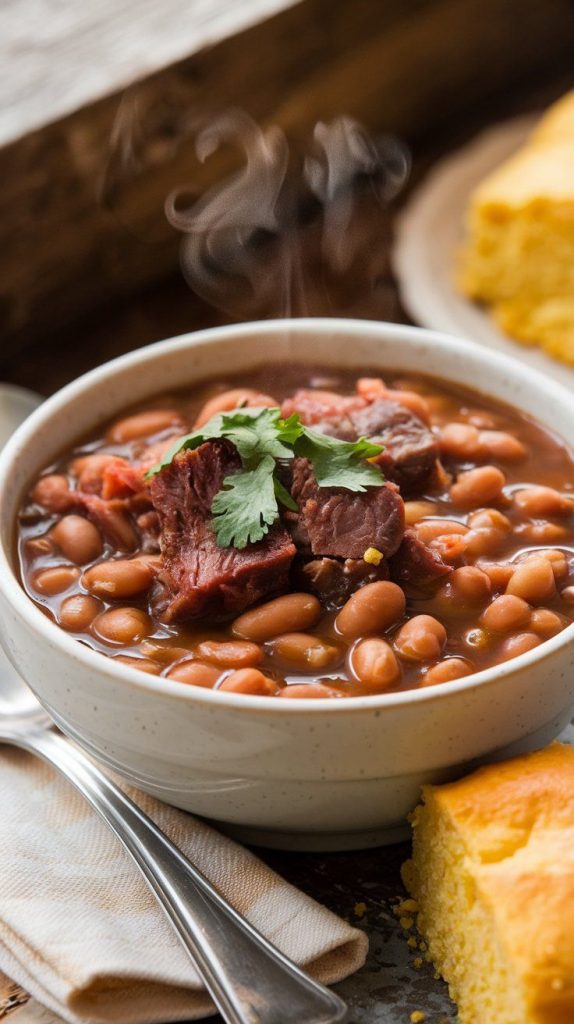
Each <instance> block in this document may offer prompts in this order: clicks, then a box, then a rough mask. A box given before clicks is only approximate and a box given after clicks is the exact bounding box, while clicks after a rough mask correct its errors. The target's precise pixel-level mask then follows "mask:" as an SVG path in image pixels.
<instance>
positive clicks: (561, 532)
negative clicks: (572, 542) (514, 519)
mask: <svg viewBox="0 0 574 1024" xmlns="http://www.w3.org/2000/svg"><path fill="white" fill-rule="evenodd" d="M515 533H516V534H517V536H518V537H520V539H524V540H525V541H528V543H530V544H560V543H563V542H566V543H568V540H569V538H570V534H569V533H568V530H567V529H566V527H565V526H562V525H561V524H560V523H547V522H545V521H544V520H540V519H535V520H534V522H532V523H520V525H519V526H517V527H516V529H515Z"/></svg>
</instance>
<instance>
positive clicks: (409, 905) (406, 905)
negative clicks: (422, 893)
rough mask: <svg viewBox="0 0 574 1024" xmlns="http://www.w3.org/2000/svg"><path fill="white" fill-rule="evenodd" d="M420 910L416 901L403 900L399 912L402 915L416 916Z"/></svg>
mask: <svg viewBox="0 0 574 1024" xmlns="http://www.w3.org/2000/svg"><path fill="white" fill-rule="evenodd" d="M418 909H419V905H418V903H417V901H416V900H413V899H411V898H410V897H409V899H406V900H401V902H400V903H399V910H400V912H401V914H416V913H417V911H418Z"/></svg>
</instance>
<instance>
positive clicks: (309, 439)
mask: <svg viewBox="0 0 574 1024" xmlns="http://www.w3.org/2000/svg"><path fill="white" fill-rule="evenodd" d="M382 450H383V449H382V448H381V446H380V445H378V444H373V443H372V442H371V441H368V440H367V438H366V437H360V438H359V440H358V441H341V440H339V439H338V438H336V437H329V436H328V435H327V434H320V433H319V432H318V431H316V430H310V429H309V427H305V431H304V433H303V434H302V436H301V437H300V438H299V439H298V440H297V441H296V442H295V451H296V453H297V455H303V456H304V457H305V458H306V459H309V462H310V463H311V465H312V466H313V472H314V473H315V479H316V480H317V483H318V484H319V486H320V487H344V488H346V490H348V491H364V490H365V489H366V488H367V487H380V486H381V485H382V484H383V482H384V477H383V474H382V473H381V471H380V469H379V468H378V466H374V465H372V464H370V463H368V462H365V459H372V458H373V457H374V456H375V455H380V453H381V452H382Z"/></svg>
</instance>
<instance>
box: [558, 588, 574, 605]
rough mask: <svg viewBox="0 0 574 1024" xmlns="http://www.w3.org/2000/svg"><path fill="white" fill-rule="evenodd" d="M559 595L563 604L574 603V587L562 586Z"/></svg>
mask: <svg viewBox="0 0 574 1024" xmlns="http://www.w3.org/2000/svg"><path fill="white" fill-rule="evenodd" d="M560 597H561V598H562V600H563V601H564V602H565V604H574V587H564V588H563V589H562V590H561V591H560Z"/></svg>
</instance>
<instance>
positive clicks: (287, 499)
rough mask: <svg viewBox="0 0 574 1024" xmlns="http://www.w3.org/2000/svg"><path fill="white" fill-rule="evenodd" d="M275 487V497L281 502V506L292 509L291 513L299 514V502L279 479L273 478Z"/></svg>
mask: <svg viewBox="0 0 574 1024" xmlns="http://www.w3.org/2000/svg"><path fill="white" fill-rule="evenodd" d="M273 486H274V487H275V497H276V498H277V501H280V502H281V504H282V505H285V508H288V509H290V510H291V512H297V511H298V508H299V506H298V505H297V502H296V501H295V499H294V498H292V497H291V495H290V494H289V491H288V490H287V488H286V487H284V486H283V484H282V483H281V481H280V480H278V479H277V477H274V478H273Z"/></svg>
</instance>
